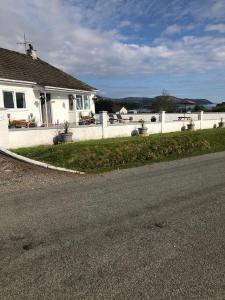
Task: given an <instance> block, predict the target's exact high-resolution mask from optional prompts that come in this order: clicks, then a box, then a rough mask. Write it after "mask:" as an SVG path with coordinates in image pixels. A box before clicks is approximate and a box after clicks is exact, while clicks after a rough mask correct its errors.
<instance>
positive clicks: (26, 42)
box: [17, 33, 32, 53]
mask: <svg viewBox="0 0 225 300" xmlns="http://www.w3.org/2000/svg"><path fill="white" fill-rule="evenodd" d="M23 40H24V42H23V43H22V42H21V43H17V45H24V48H25V53H26V51H27V48H28V47H27V46H28V45H29V44H32V42H28V41H27V39H26V35H25V33H24V34H23Z"/></svg>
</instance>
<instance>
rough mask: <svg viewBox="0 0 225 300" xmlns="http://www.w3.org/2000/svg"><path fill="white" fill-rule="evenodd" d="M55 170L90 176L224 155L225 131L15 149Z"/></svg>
mask: <svg viewBox="0 0 225 300" xmlns="http://www.w3.org/2000/svg"><path fill="white" fill-rule="evenodd" d="M13 151H14V152H15V153H17V154H20V155H23V156H26V157H29V158H32V159H35V160H39V161H43V162H46V163H49V164H52V165H55V166H59V167H65V168H69V169H74V170H80V171H85V172H89V173H99V172H105V171H109V170H113V169H119V168H128V167H134V166H140V165H145V164H148V163H152V162H158V161H165V160H172V159H179V158H183V157H188V156H193V155H199V154H205V153H212V152H219V151H225V129H223V128H218V129H207V130H198V131H194V132H175V133H169V134H154V135H150V136H148V137H128V138H114V139H105V140H97V141H86V142H74V143H70V144H60V145H52V146H38V147H30V148H20V149H14V150H13Z"/></svg>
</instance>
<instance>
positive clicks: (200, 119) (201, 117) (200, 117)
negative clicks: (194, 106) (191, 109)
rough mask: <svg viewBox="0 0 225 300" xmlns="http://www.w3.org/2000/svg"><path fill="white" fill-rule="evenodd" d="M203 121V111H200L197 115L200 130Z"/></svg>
mask: <svg viewBox="0 0 225 300" xmlns="http://www.w3.org/2000/svg"><path fill="white" fill-rule="evenodd" d="M203 119H204V111H200V112H199V114H198V120H199V121H200V129H202V121H203Z"/></svg>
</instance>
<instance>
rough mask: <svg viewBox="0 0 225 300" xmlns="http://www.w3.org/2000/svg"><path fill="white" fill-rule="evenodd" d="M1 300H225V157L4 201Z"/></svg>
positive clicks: (0, 210)
mask: <svg viewBox="0 0 225 300" xmlns="http://www.w3.org/2000/svg"><path fill="white" fill-rule="evenodd" d="M0 293H1V295H0V299H3V300H5V299H7V300H8V299H16V300H19V299H23V300H25V299H41V300H43V299H153V300H157V299H173V300H174V299H179V300H180V299H225V153H218V154H210V155H205V156H202V157H195V158H189V159H184V160H179V161H173V162H166V163H160V164H154V165H149V166H146V167H140V168H135V169H129V170H123V171H115V172H111V173H107V174H104V175H97V176H86V177H77V176H76V177H74V179H73V180H71V178H70V180H66V179H65V180H61V182H60V183H59V182H57V183H55V184H54V182H52V181H50V183H49V184H45V185H40V186H38V185H37V186H35V184H32V186H30V187H29V186H26V185H25V186H24V187H23V186H21V189H20V190H19V191H15V192H13V191H11V192H2V193H1V195H0Z"/></svg>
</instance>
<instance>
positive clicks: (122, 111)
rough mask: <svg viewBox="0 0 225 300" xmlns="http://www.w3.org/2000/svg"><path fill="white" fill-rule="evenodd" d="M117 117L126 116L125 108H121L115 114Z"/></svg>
mask: <svg viewBox="0 0 225 300" xmlns="http://www.w3.org/2000/svg"><path fill="white" fill-rule="evenodd" d="M116 114H118V115H126V114H127V109H126V107H124V106H123V107H122V108H121V109H120V110H119V111H117V112H116Z"/></svg>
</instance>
